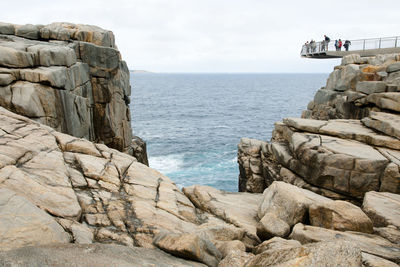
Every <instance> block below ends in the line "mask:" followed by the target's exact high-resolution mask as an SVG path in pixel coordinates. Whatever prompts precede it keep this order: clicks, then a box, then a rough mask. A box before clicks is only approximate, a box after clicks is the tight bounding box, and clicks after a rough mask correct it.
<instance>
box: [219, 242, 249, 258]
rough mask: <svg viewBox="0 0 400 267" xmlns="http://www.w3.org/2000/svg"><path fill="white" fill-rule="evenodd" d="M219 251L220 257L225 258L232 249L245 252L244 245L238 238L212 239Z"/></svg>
mask: <svg viewBox="0 0 400 267" xmlns="http://www.w3.org/2000/svg"><path fill="white" fill-rule="evenodd" d="M213 243H214V244H215V246H216V248H217V249H218V251H219V252H220V253H221V255H222V258H225V257H226V256H227V255H229V254H230V253H231V252H232V251H242V252H246V246H245V244H243V242H241V241H239V240H232V241H214V242H213Z"/></svg>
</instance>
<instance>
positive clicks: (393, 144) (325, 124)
mask: <svg viewBox="0 0 400 267" xmlns="http://www.w3.org/2000/svg"><path fill="white" fill-rule="evenodd" d="M399 95H400V94H399ZM283 121H284V123H285V124H286V125H287V126H290V127H293V128H295V129H297V130H300V131H306V132H310V133H315V134H323V135H330V136H336V137H340V138H343V139H353V140H357V141H360V142H363V143H366V144H368V145H373V146H381V147H387V148H393V149H400V140H399V139H397V138H393V137H391V136H387V135H384V134H378V133H376V132H375V131H373V130H371V129H370V128H368V127H366V126H365V125H364V124H363V123H362V122H361V121H360V120H339V119H338V120H329V121H321V120H313V119H302V118H286V119H284V120H283Z"/></svg>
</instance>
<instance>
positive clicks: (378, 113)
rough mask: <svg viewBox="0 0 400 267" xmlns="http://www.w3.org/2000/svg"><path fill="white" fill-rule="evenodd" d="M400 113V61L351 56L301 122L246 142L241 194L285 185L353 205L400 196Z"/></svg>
mask: <svg viewBox="0 0 400 267" xmlns="http://www.w3.org/2000/svg"><path fill="white" fill-rule="evenodd" d="M399 112H400V56H399V55H398V54H389V55H378V56H376V57H367V58H364V57H360V56H359V55H349V56H346V57H344V58H343V60H342V64H341V65H340V66H336V67H335V69H334V71H333V72H332V73H331V74H330V75H329V78H328V80H327V84H326V86H325V87H323V88H321V89H320V90H318V91H317V93H316V94H315V97H314V100H313V101H311V102H310V103H309V105H308V109H307V110H305V111H304V112H303V114H302V118H286V119H284V120H283V122H277V123H276V124H275V129H274V131H273V135H272V139H271V141H270V142H265V141H259V140H251V139H247V138H243V139H242V140H241V142H240V144H239V151H238V162H239V169H240V176H239V190H240V191H247V192H263V190H264V189H265V188H267V187H268V186H269V185H270V184H271V183H272V182H273V181H285V182H288V183H292V184H295V185H297V186H300V187H302V188H306V189H309V190H312V191H314V192H317V193H319V194H322V195H325V196H328V197H330V198H334V199H347V200H351V201H353V202H356V203H357V202H358V203H360V202H361V201H362V199H363V197H364V195H365V193H367V192H369V191H378V192H379V191H380V192H391V193H396V194H399V193H400V172H399V167H400V131H399V130H400V128H399V127H400V126H399V125H400V115H399Z"/></svg>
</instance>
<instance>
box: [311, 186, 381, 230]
mask: <svg viewBox="0 0 400 267" xmlns="http://www.w3.org/2000/svg"><path fill="white" fill-rule="evenodd" d="M367 194H368V193H367ZM309 218H310V223H311V225H314V226H319V227H324V228H327V229H334V230H339V231H357V232H363V233H372V232H373V227H372V221H371V219H370V218H368V216H367V215H365V213H364V212H362V210H361V209H360V208H359V207H357V206H355V205H353V204H351V203H349V202H346V201H341V200H337V201H332V202H330V203H325V204H320V203H316V204H313V205H311V206H310V208H309Z"/></svg>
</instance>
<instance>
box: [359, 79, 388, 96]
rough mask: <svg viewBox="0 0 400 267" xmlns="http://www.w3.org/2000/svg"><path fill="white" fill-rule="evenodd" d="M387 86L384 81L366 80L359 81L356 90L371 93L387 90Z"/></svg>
mask: <svg viewBox="0 0 400 267" xmlns="http://www.w3.org/2000/svg"><path fill="white" fill-rule="evenodd" d="M386 87H387V86H386V83H385V82H382V81H365V82H359V83H357V86H356V90H357V91H358V92H361V93H364V94H367V95H370V94H374V93H382V92H385V91H386Z"/></svg>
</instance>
